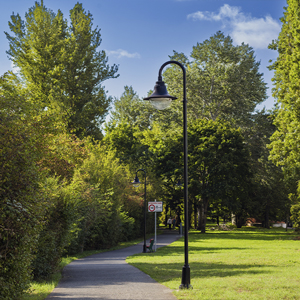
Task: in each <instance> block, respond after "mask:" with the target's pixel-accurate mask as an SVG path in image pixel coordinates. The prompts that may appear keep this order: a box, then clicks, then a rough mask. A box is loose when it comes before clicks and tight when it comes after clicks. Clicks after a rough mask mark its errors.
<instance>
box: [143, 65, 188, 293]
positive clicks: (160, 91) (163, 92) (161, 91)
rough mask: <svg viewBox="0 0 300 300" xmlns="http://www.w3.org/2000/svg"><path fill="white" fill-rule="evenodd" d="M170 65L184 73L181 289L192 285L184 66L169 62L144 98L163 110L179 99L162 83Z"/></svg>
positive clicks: (184, 78)
mask: <svg viewBox="0 0 300 300" xmlns="http://www.w3.org/2000/svg"><path fill="white" fill-rule="evenodd" d="M168 64H176V65H178V66H179V67H180V68H181V69H182V72H183V140H184V142H183V152H184V222H185V225H184V254H185V255H184V257H185V263H184V266H183V268H182V279H181V285H180V287H179V288H191V287H192V286H191V284H190V266H189V261H188V260H189V259H188V255H189V254H188V224H189V221H188V152H187V151H188V141H187V100H186V71H185V68H184V66H183V65H182V64H181V63H180V62H178V61H174V60H171V61H167V62H165V63H164V64H163V65H162V66H161V67H160V69H159V72H158V81H157V82H156V85H155V86H154V91H153V93H152V95H151V96H149V97H147V98H144V100H149V101H150V103H151V104H152V105H153V106H154V107H155V108H157V109H159V110H162V109H165V108H167V107H168V106H169V105H170V104H171V101H172V100H175V99H177V98H176V97H173V96H171V95H169V94H168V91H167V88H166V86H165V83H164V82H163V81H162V70H163V68H164V67H165V66H166V65H168Z"/></svg>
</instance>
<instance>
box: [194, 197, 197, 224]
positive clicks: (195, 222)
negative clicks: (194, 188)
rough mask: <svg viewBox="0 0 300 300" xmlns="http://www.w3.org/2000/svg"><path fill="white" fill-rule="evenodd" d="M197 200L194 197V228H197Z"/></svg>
mask: <svg viewBox="0 0 300 300" xmlns="http://www.w3.org/2000/svg"><path fill="white" fill-rule="evenodd" d="M197 210H198V209H197V201H196V199H194V229H197Z"/></svg>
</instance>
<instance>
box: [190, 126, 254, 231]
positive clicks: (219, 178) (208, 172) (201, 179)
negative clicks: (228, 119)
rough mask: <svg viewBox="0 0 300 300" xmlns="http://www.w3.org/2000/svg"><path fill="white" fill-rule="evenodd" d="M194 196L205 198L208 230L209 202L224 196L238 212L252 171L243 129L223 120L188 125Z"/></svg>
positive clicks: (223, 200) (204, 221)
mask: <svg viewBox="0 0 300 300" xmlns="http://www.w3.org/2000/svg"><path fill="white" fill-rule="evenodd" d="M188 139H189V149H190V151H189V174H190V176H189V177H190V179H189V184H190V189H189V190H190V194H191V196H193V197H195V198H198V199H200V200H201V204H202V209H203V213H204V219H203V223H202V224H201V228H202V232H205V224H206V215H207V209H208V203H209V202H212V201H218V200H219V199H222V204H223V206H224V205H225V206H227V207H229V208H230V210H231V211H233V212H237V211H238V210H239V209H241V206H242V204H241V202H242V201H246V199H247V192H248V186H249V180H250V178H251V174H250V172H249V152H248V151H247V149H246V147H245V144H244V141H243V137H242V135H241V133H240V130H237V129H234V128H232V127H231V126H230V125H229V124H228V123H225V122H221V121H215V122H214V121H207V120H197V121H196V122H194V123H192V124H191V126H190V127H189V128H188Z"/></svg>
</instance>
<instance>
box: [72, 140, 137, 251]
mask: <svg viewBox="0 0 300 300" xmlns="http://www.w3.org/2000/svg"><path fill="white" fill-rule="evenodd" d="M128 183H129V178H128V170H127V169H126V168H125V167H124V166H122V165H120V163H119V161H118V160H117V159H115V155H114V153H113V152H109V151H106V149H105V148H103V147H101V146H100V145H95V146H93V147H92V148H91V152H90V153H89V156H88V157H87V158H86V159H85V160H84V162H83V164H82V165H81V166H80V167H79V168H78V169H77V170H76V172H75V175H74V178H73V181H72V182H71V185H70V192H72V193H76V194H77V197H78V199H79V200H78V202H77V203H76V211H77V222H76V223H77V226H76V228H74V230H73V237H72V241H71V245H70V247H69V250H68V251H69V252H78V251H83V250H86V249H103V248H109V247H111V246H115V245H116V244H117V243H118V242H119V241H121V240H125V239H127V238H131V237H133V236H134V235H135V234H136V232H135V231H136V230H137V226H138V225H137V224H136V222H135V220H134V219H133V217H131V216H129V215H128V214H127V212H126V211H125V210H124V209H123V201H124V202H125V201H126V200H127V199H126V198H127V197H128V194H129V187H128V185H129V184H128Z"/></svg>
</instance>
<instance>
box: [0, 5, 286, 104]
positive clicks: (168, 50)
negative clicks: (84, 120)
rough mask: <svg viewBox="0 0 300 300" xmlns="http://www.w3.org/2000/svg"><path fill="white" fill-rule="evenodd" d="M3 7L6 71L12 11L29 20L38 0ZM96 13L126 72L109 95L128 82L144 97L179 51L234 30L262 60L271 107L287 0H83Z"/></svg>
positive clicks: (0, 43)
mask: <svg viewBox="0 0 300 300" xmlns="http://www.w3.org/2000/svg"><path fill="white" fill-rule="evenodd" d="M1 2H2V3H1V11H0V28H1V31H0V62H1V63H0V75H2V74H3V73H4V72H6V71H7V70H10V69H12V65H11V62H10V61H9V60H8V58H7V54H6V52H5V51H6V50H8V42H7V40H6V37H5V34H4V31H8V32H9V27H8V21H9V20H10V16H11V14H12V12H14V13H15V14H17V13H19V14H20V16H21V17H22V18H23V19H24V16H25V12H27V11H28V9H29V8H30V7H32V6H33V5H34V3H35V1H32V0H9V1H4V0H2V1H1ZM79 2H80V3H82V4H83V7H84V8H85V10H86V11H90V13H91V14H92V15H93V18H94V20H93V24H94V26H98V28H100V29H101V34H102V43H101V47H100V48H101V49H104V50H105V51H106V53H107V55H108V58H109V64H117V65H119V74H120V77H119V78H117V79H110V80H107V81H105V82H104V85H105V87H106V89H107V90H108V94H109V95H111V96H113V97H120V95H121V94H122V92H123V91H124V86H125V85H129V86H130V85H131V86H132V87H133V89H134V90H135V91H136V92H137V93H138V95H139V96H140V97H144V96H146V95H147V92H148V91H149V90H150V89H152V88H153V86H154V84H155V81H156V80H157V74H158V70H159V68H160V66H161V65H162V64H163V63H164V62H166V61H168V60H169V57H168V55H172V54H173V50H176V51H177V52H183V53H185V54H186V55H189V54H190V53H191V51H192V48H193V46H195V45H196V44H197V43H201V42H203V41H204V40H206V39H208V38H209V37H211V36H212V35H213V34H215V33H216V32H217V31H218V30H221V31H222V32H224V34H225V35H228V34H229V35H230V36H231V37H232V39H233V42H234V44H241V43H242V42H245V43H247V44H249V45H250V46H251V47H253V49H254V50H255V54H256V59H257V60H258V61H260V62H261V67H260V72H261V73H263V74H264V80H265V82H266V83H267V85H268V87H269V89H268V96H269V99H268V100H266V101H265V102H264V104H263V105H262V106H260V107H259V108H262V107H263V106H265V107H266V108H267V109H270V108H272V107H273V105H274V99H273V98H272V96H271V88H272V83H271V78H272V72H270V71H269V70H268V69H267V66H268V65H269V64H270V63H269V60H270V59H275V58H276V57H277V52H276V51H273V50H269V49H268V48H267V47H268V44H269V43H271V42H272V40H273V39H276V38H277V37H278V34H279V32H280V30H281V22H280V21H279V18H281V17H282V16H283V7H284V6H286V0H227V1H225V0H82V1H79ZM76 3H77V1H72V0H44V5H45V6H46V7H47V8H49V9H52V10H53V11H54V12H57V10H58V9H60V10H61V11H62V12H63V14H64V16H65V18H67V17H68V15H69V10H70V9H71V8H73V7H74V5H75V4H76Z"/></svg>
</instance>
